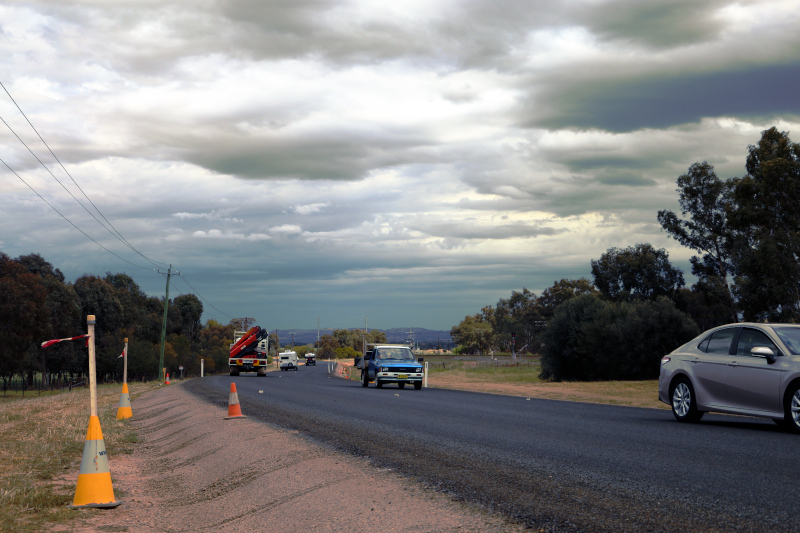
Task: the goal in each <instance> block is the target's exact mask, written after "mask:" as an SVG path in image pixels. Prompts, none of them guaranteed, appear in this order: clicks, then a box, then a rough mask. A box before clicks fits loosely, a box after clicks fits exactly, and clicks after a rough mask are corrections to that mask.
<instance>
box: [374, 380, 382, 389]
mask: <svg viewBox="0 0 800 533" xmlns="http://www.w3.org/2000/svg"><path fill="white" fill-rule="evenodd" d="M375 386H376V387H377V388H379V389H382V388H383V383H381V380H379V379H378V378H375Z"/></svg>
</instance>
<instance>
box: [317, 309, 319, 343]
mask: <svg viewBox="0 0 800 533" xmlns="http://www.w3.org/2000/svg"><path fill="white" fill-rule="evenodd" d="M317 346H319V315H317Z"/></svg>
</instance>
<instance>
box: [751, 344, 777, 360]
mask: <svg viewBox="0 0 800 533" xmlns="http://www.w3.org/2000/svg"><path fill="white" fill-rule="evenodd" d="M750 353H751V354H752V355H755V356H758V357H763V358H764V359H766V360H767V362H768V363H769V364H772V363H774V362H775V361H777V360H778V356H776V355H775V352H773V351H772V348H769V347H767V346H754V347H753V349H752V350H750Z"/></svg>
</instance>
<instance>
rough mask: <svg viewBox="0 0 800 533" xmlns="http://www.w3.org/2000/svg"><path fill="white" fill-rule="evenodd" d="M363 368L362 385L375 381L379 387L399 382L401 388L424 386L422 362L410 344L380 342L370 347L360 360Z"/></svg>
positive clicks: (359, 366)
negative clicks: (419, 361) (407, 385)
mask: <svg viewBox="0 0 800 533" xmlns="http://www.w3.org/2000/svg"><path fill="white" fill-rule="evenodd" d="M357 367H358V368H360V369H361V386H362V387H369V383H370V381H374V382H375V386H376V387H378V388H379V389H380V388H381V387H383V386H384V385H385V384H387V383H397V386H398V387H400V388H401V389H402V388H403V387H405V386H406V383H408V384H409V385H414V388H415V389H417V390H420V389H421V388H422V376H423V370H422V364H421V363H418V362H417V360H416V358H415V357H414V354H413V353H412V352H411V349H410V348H409V347H408V346H402V345H392V344H378V345H375V346H374V347H373V346H370V349H369V350H367V352H366V353H365V354H364V357H362V358H361V361H359V362H358V366H357Z"/></svg>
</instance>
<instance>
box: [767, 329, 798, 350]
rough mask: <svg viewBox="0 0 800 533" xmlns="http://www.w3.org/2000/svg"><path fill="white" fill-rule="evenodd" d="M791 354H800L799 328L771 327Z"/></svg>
mask: <svg viewBox="0 0 800 533" xmlns="http://www.w3.org/2000/svg"><path fill="white" fill-rule="evenodd" d="M772 329H773V330H774V331H775V334H776V335H778V338H779V339H780V340H781V341H782V342H783V344H784V345H785V346H786V347H787V348H789V351H790V352H792V355H800V328H792V327H785V328H775V327H773V328H772Z"/></svg>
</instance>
